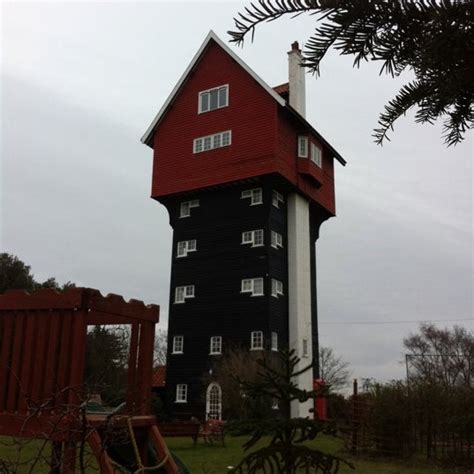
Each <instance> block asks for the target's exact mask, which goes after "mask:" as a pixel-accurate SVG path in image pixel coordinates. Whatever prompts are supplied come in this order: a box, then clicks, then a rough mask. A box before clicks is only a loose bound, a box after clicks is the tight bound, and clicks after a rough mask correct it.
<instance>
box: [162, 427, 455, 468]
mask: <svg viewBox="0 0 474 474" xmlns="http://www.w3.org/2000/svg"><path fill="white" fill-rule="evenodd" d="M245 440H246V438H245V437H230V436H227V437H226V447H225V448H223V447H222V446H220V445H215V446H207V445H204V444H203V443H202V442H201V441H200V442H199V444H198V445H197V446H195V447H193V442H192V440H191V439H190V438H188V439H186V438H170V439H168V440H167V443H168V446H169V448H170V449H171V450H172V451H173V452H174V453H175V454H176V455H177V456H179V457H180V458H181V460H182V461H183V462H184V463H185V464H186V466H188V468H189V470H190V472H191V473H192V474H223V473H225V472H227V471H228V466H236V465H237V464H238V462H239V460H240V459H241V458H242V457H243V454H244V451H243V449H242V445H243V444H244V442H245ZM313 443H315V445H316V446H318V449H321V450H323V451H326V452H330V453H332V454H336V455H338V456H340V457H342V458H346V459H348V460H350V461H351V462H352V463H353V464H354V465H355V468H356V469H355V470H352V469H350V468H348V467H346V466H343V467H342V468H341V470H340V471H339V472H340V473H341V474H347V473H356V472H357V473H361V474H372V473H373V474H402V473H403V474H438V473H439V474H441V473H442V474H454V473H461V472H463V471H455V470H442V469H437V468H436V467H434V466H428V465H426V464H419V465H416V466H413V462H412V463H403V462H388V461H386V460H373V459H370V460H369V459H367V460H364V459H360V458H356V459H353V458H348V456H347V453H344V452H343V451H342V442H341V441H340V440H339V439H335V438H331V437H325V436H321V437H319V438H317V440H316V441H314V442H313ZM307 444H308V443H307ZM259 446H260V445H259Z"/></svg>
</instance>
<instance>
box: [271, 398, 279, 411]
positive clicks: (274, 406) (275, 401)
mask: <svg viewBox="0 0 474 474" xmlns="http://www.w3.org/2000/svg"><path fill="white" fill-rule="evenodd" d="M278 402H279V400H278V398H272V410H278V408H279V407H278Z"/></svg>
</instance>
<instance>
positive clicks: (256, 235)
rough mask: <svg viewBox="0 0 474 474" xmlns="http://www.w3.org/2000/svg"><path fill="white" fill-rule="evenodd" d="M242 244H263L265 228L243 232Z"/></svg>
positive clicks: (255, 245) (259, 245) (256, 245)
mask: <svg viewBox="0 0 474 474" xmlns="http://www.w3.org/2000/svg"><path fill="white" fill-rule="evenodd" d="M242 244H252V247H261V246H262V245H263V229H257V230H249V231H246V232H242Z"/></svg>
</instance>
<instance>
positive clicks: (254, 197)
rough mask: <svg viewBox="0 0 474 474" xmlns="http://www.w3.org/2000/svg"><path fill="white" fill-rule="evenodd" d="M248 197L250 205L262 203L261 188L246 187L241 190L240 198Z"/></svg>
mask: <svg viewBox="0 0 474 474" xmlns="http://www.w3.org/2000/svg"><path fill="white" fill-rule="evenodd" d="M247 198H250V205H251V206H257V205H258V204H263V191H262V188H254V189H246V190H245V191H242V194H241V195H240V199H247Z"/></svg>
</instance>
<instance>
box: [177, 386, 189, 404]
mask: <svg viewBox="0 0 474 474" xmlns="http://www.w3.org/2000/svg"><path fill="white" fill-rule="evenodd" d="M187 401H188V386H187V385H186V384H185V383H179V384H178V385H176V403H186V402H187Z"/></svg>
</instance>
